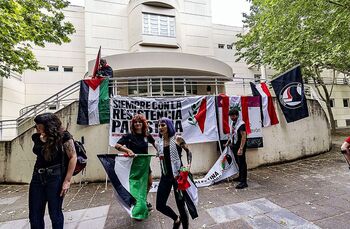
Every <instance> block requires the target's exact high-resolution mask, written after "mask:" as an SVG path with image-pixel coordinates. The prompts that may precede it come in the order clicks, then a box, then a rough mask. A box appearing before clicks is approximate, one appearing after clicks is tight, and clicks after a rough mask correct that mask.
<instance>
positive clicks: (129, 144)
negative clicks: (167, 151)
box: [115, 114, 157, 210]
mask: <svg viewBox="0 0 350 229" xmlns="http://www.w3.org/2000/svg"><path fill="white" fill-rule="evenodd" d="M130 130H131V133H130V134H125V135H123V136H122V137H121V138H120V139H119V141H118V142H117V144H116V145H115V148H116V149H117V150H118V151H120V152H124V153H127V154H128V155H129V156H131V157H133V156H135V154H148V143H150V144H152V145H153V147H154V148H155V149H156V150H157V147H156V145H155V140H154V138H153V137H152V135H150V134H149V133H148V124H147V120H146V118H145V116H143V115H141V114H137V115H135V116H134V117H133V118H132V120H131V128H130ZM152 183H153V179H152V170H151V169H150V170H149V175H148V188H147V192H149V190H150V188H151V186H152ZM147 207H148V210H152V204H151V203H147Z"/></svg>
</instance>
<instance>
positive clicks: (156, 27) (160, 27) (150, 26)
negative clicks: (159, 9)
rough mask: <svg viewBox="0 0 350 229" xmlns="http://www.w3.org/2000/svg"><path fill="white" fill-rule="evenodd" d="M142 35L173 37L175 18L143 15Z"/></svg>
mask: <svg viewBox="0 0 350 229" xmlns="http://www.w3.org/2000/svg"><path fill="white" fill-rule="evenodd" d="M143 34H148V35H156V36H164V37H175V17H172V16H166V15H157V14H148V13H143Z"/></svg>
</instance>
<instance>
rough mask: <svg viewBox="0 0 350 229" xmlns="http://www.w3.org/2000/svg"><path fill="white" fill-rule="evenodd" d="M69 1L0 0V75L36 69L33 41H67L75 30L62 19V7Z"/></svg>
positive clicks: (38, 44)
mask: <svg viewBox="0 0 350 229" xmlns="http://www.w3.org/2000/svg"><path fill="white" fill-rule="evenodd" d="M68 4H69V2H68V1H65V0H0V76H1V77H4V76H5V77H7V76H8V74H9V72H10V71H14V72H18V73H22V72H23V71H24V70H25V69H31V70H38V69H41V68H40V66H39V65H38V61H37V60H36V58H35V56H34V54H33V52H32V51H31V50H32V46H33V45H37V46H40V47H44V46H45V43H55V44H62V43H65V42H69V41H70V39H69V37H68V35H70V34H72V33H74V32H75V30H74V27H73V25H72V24H71V23H69V22H64V15H63V13H62V12H61V10H62V9H63V8H65V7H67V6H68Z"/></svg>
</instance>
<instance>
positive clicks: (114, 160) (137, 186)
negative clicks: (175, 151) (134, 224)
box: [97, 154, 154, 219]
mask: <svg viewBox="0 0 350 229" xmlns="http://www.w3.org/2000/svg"><path fill="white" fill-rule="evenodd" d="M152 156H154V155H148V154H137V156H136V157H128V156H126V155H123V154H101V155H97V157H98V158H99V159H100V161H101V163H102V165H103V167H104V169H105V170H106V172H107V174H108V177H109V180H110V181H111V183H112V186H113V188H114V190H115V195H116V198H117V200H118V201H119V203H120V204H121V205H122V206H123V207H124V209H125V210H126V211H127V212H128V213H129V215H130V217H131V218H134V219H147V217H148V208H147V185H148V175H149V173H148V171H149V164H150V161H151V157H152ZM145 171H146V172H145Z"/></svg>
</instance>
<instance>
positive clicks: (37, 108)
mask: <svg viewBox="0 0 350 229" xmlns="http://www.w3.org/2000/svg"><path fill="white" fill-rule="evenodd" d="M79 88H80V81H77V82H75V83H73V84H72V85H70V86H68V87H66V88H64V89H63V90H61V91H59V92H58V93H56V94H54V95H53V96H51V97H49V98H48V99H46V100H44V101H43V102H42V103H40V104H35V105H32V106H28V107H25V108H23V109H22V110H21V111H20V116H19V117H18V118H17V119H13V120H1V121H0V140H4V139H7V138H6V136H4V135H5V134H4V133H5V132H6V131H11V132H12V133H11V135H10V136H11V137H15V136H17V133H18V132H17V130H18V127H19V126H21V125H22V124H23V123H25V122H26V121H27V120H28V119H30V118H32V117H34V116H36V115H38V114H40V113H44V112H47V111H53V107H54V110H59V109H61V108H63V107H64V106H67V105H69V104H70V103H72V102H74V101H77V100H78V97H77V96H76V97H73V98H68V97H69V96H71V95H72V94H74V93H77V92H78V91H79Z"/></svg>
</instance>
